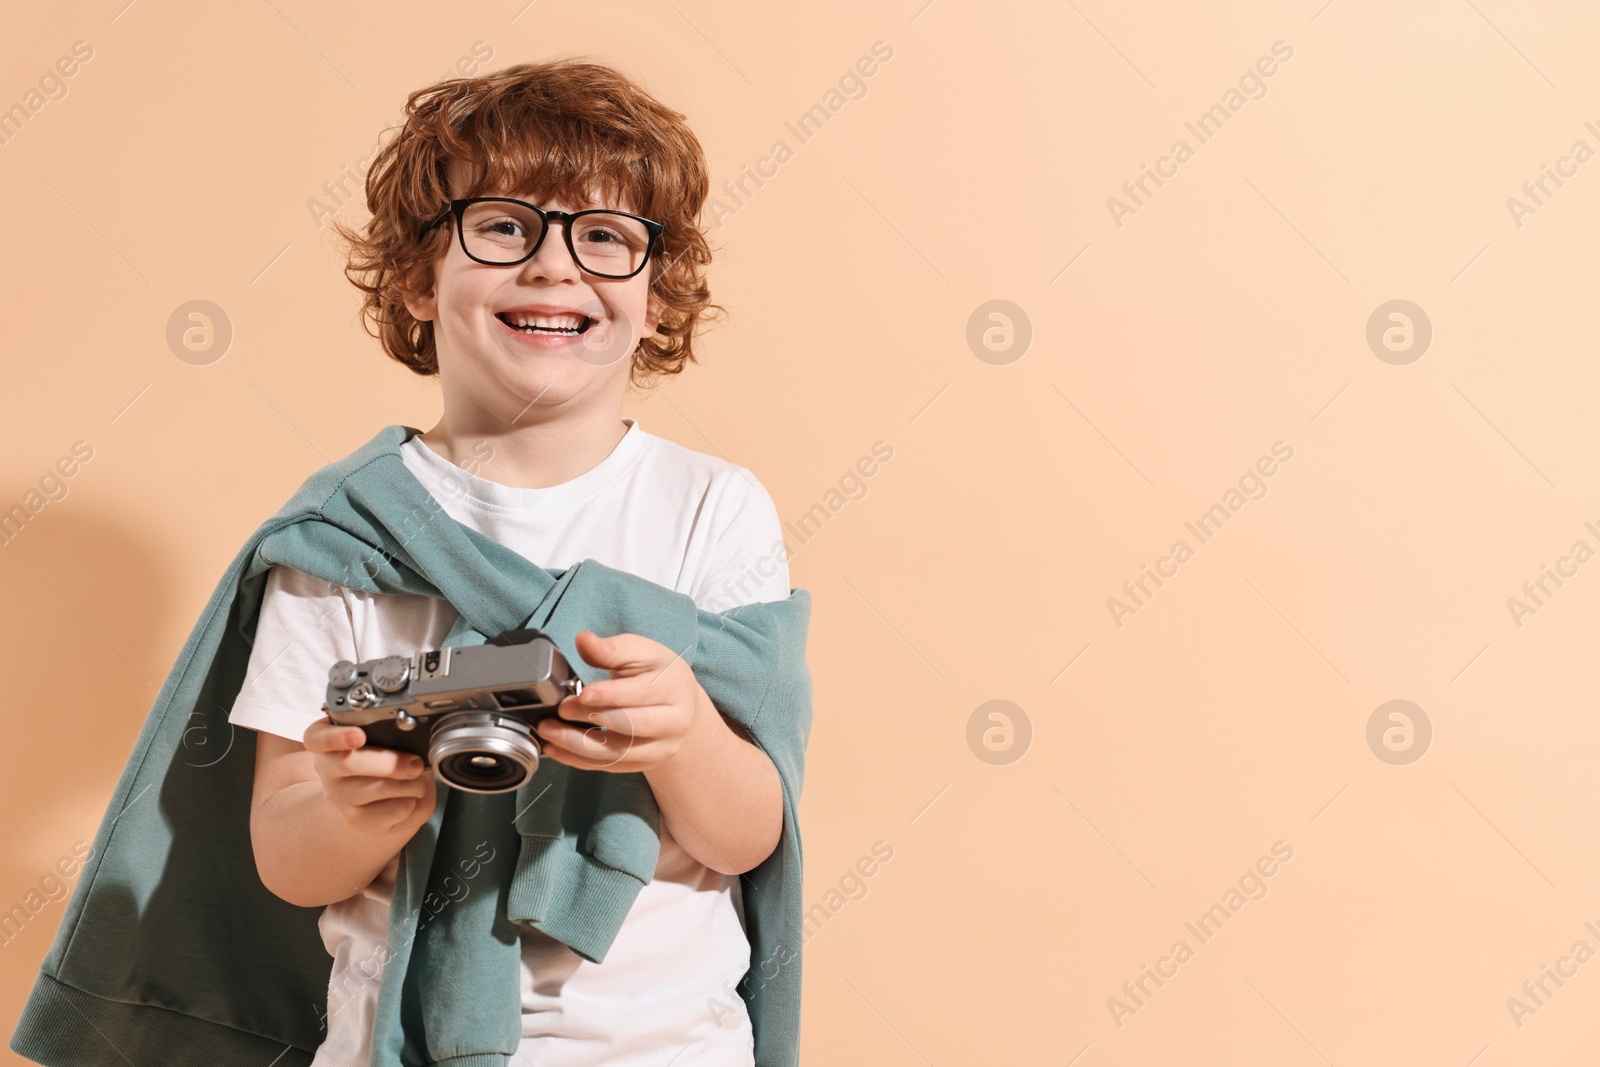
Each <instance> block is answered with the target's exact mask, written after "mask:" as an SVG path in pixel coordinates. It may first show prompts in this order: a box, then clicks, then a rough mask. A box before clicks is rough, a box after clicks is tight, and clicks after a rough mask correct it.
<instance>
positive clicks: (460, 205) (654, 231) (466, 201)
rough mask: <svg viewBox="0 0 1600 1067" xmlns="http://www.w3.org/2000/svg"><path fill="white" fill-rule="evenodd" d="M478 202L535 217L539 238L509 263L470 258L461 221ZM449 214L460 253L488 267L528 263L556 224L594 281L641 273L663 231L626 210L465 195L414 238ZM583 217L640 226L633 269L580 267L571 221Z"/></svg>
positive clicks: (452, 202) (641, 216)
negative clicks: (643, 235)
mask: <svg viewBox="0 0 1600 1067" xmlns="http://www.w3.org/2000/svg"><path fill="white" fill-rule="evenodd" d="M482 203H500V204H518V205H520V206H522V207H525V208H527V209H528V210H529V211H532V212H533V213H534V214H535V215H538V216H539V225H540V227H541V229H540V231H539V238H538V240H536V241H534V242H533V247H532V248H531V249H529V250H528V254H527V255H525V256H523V257H522V258H521V259H519V260H515V261H514V262H511V263H501V262H498V261H496V260H491V259H479V258H478V257H477V256H475V255H473V254H472V253H471V252H470V251H468V250H467V235H466V233H465V232H464V228H465V224H464V222H463V221H462V220H463V218H464V217H465V215H466V211H467V208H468V207H470V206H471V205H473V204H482ZM450 215H454V216H455V219H456V240H457V241H458V242H459V243H460V245H461V251H462V252H463V253H465V254H466V257H467V258H468V259H470V260H472V261H473V262H474V263H482V264H484V265H485V266H489V267H515V266H519V265H521V264H523V263H526V262H528V260H530V259H532V258H533V257H534V256H536V255H538V254H539V249H540V247H541V246H543V245H544V239H545V238H546V237H548V236H550V223H551V222H559V223H561V224H562V226H561V236H562V238H563V239H564V240H565V241H566V245H567V252H568V254H569V255H571V256H572V262H573V263H575V264H577V267H578V269H579V270H581V271H583V272H584V273H585V274H593V275H594V276H595V277H597V278H631V277H633V276H634V275H635V274H638V273H639V272H640V271H642V270H644V268H645V267H646V266H647V265H648V264H649V263H650V256H651V255H652V254H653V253H654V252H655V250H656V244H657V243H658V242H659V241H660V239H661V233H662V231H663V230H664V229H665V228H666V227H664V226H663V225H662V224H661V223H659V222H656V221H655V220H654V219H647V218H645V217H644V216H643V215H635V214H633V213H632V212H628V211H618V210H616V209H615V208H605V207H596V208H586V209H585V210H583V211H546V210H545V209H544V208H541V207H539V206H538V205H536V204H530V203H528V202H527V201H526V200H518V199H516V198H514V197H509V196H469V197H463V198H461V199H458V200H452V201H450V205H449V206H448V207H446V208H445V209H444V210H443V211H441V212H439V214H438V216H437V217H436V218H434V220H433V221H432V222H430V223H428V224H427V225H426V226H424V227H423V228H422V230H421V232H420V233H418V235H417V237H418V239H419V240H420V239H421V238H422V237H423V236H425V235H426V234H427V232H428V231H429V230H431V229H433V228H434V227H435V226H437V225H439V223H441V222H443V221H444V220H445V219H446V218H447V217H449V216H450ZM585 215H622V216H624V217H625V218H630V219H634V220H636V221H638V222H642V223H644V225H645V229H646V230H648V231H649V233H650V241H649V243H648V244H646V245H645V248H644V258H643V259H641V260H640V261H639V265H638V266H637V267H635V268H633V270H631V271H629V272H628V273H627V274H603V273H601V272H600V271H597V270H590V269H589V268H588V267H585V266H584V265H583V261H582V260H580V259H579V258H578V250H577V249H576V248H574V247H573V246H572V222H573V220H575V219H581V218H583V217H584V216H585Z"/></svg>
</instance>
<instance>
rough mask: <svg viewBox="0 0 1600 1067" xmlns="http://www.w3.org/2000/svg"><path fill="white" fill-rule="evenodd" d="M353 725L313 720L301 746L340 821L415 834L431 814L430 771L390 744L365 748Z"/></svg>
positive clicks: (432, 786)
mask: <svg viewBox="0 0 1600 1067" xmlns="http://www.w3.org/2000/svg"><path fill="white" fill-rule="evenodd" d="M366 740H367V735H366V733H365V732H364V731H363V730H362V729H361V728H360V727H359V726H338V725H336V724H334V723H331V722H328V721H327V720H326V719H319V720H317V721H316V722H314V723H312V724H311V725H310V726H308V727H306V732H305V738H304V740H303V744H304V745H305V746H306V751H307V752H310V753H311V754H312V756H311V760H312V765H313V766H315V767H316V770H317V775H318V776H319V777H320V778H321V779H322V791H323V793H324V795H326V796H327V798H328V801H329V803H331V804H332V805H333V806H334V808H335V809H337V810H338V812H339V814H340V815H341V816H343V818H344V820H345V822H348V823H349V824H350V825H351V826H354V827H355V828H356V829H358V830H361V831H363V832H365V833H369V834H392V833H398V832H402V831H404V832H408V833H411V832H415V831H416V829H417V828H418V827H419V826H421V825H422V824H423V823H425V822H427V821H428V819H429V818H430V817H431V816H432V815H433V808H434V803H435V801H436V799H437V793H436V791H435V782H434V776H433V771H431V770H429V769H427V768H425V767H424V766H423V765H422V759H421V758H420V757H418V756H414V755H412V754H411V753H409V752H400V751H397V750H395V749H391V748H367V747H365V745H366Z"/></svg>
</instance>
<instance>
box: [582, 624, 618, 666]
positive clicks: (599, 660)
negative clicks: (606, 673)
mask: <svg viewBox="0 0 1600 1067" xmlns="http://www.w3.org/2000/svg"><path fill="white" fill-rule="evenodd" d="M573 642H574V643H575V644H576V645H577V647H578V654H579V655H580V656H582V657H583V662H585V663H587V664H588V665H589V666H591V667H604V666H606V665H607V661H608V660H609V659H610V658H611V657H610V652H611V639H610V638H609V637H601V636H600V635H599V634H597V633H595V632H594V631H593V630H579V631H578V632H577V634H576V635H575V636H574V637H573Z"/></svg>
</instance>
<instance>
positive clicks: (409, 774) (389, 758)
mask: <svg viewBox="0 0 1600 1067" xmlns="http://www.w3.org/2000/svg"><path fill="white" fill-rule="evenodd" d="M337 758H338V760H339V768H340V770H341V772H342V773H343V774H344V775H345V776H346V777H360V776H368V777H373V778H415V777H417V776H418V775H420V774H421V773H422V770H423V768H422V759H421V757H419V756H413V755H412V754H411V753H409V752H399V751H396V750H395V749H392V748H363V749H356V750H353V751H349V752H343V753H339V754H338V755H337Z"/></svg>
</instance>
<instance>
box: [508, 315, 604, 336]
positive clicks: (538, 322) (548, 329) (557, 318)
mask: <svg viewBox="0 0 1600 1067" xmlns="http://www.w3.org/2000/svg"><path fill="white" fill-rule="evenodd" d="M503 320H504V321H505V323H506V324H507V325H509V326H512V327H514V328H516V329H519V330H525V331H529V332H531V331H533V330H539V331H542V332H545V333H574V334H575V333H582V332H583V325H584V323H585V322H586V321H588V320H587V319H586V318H585V317H584V316H582V315H521V314H516V313H510V314H507V315H505V316H503Z"/></svg>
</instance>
